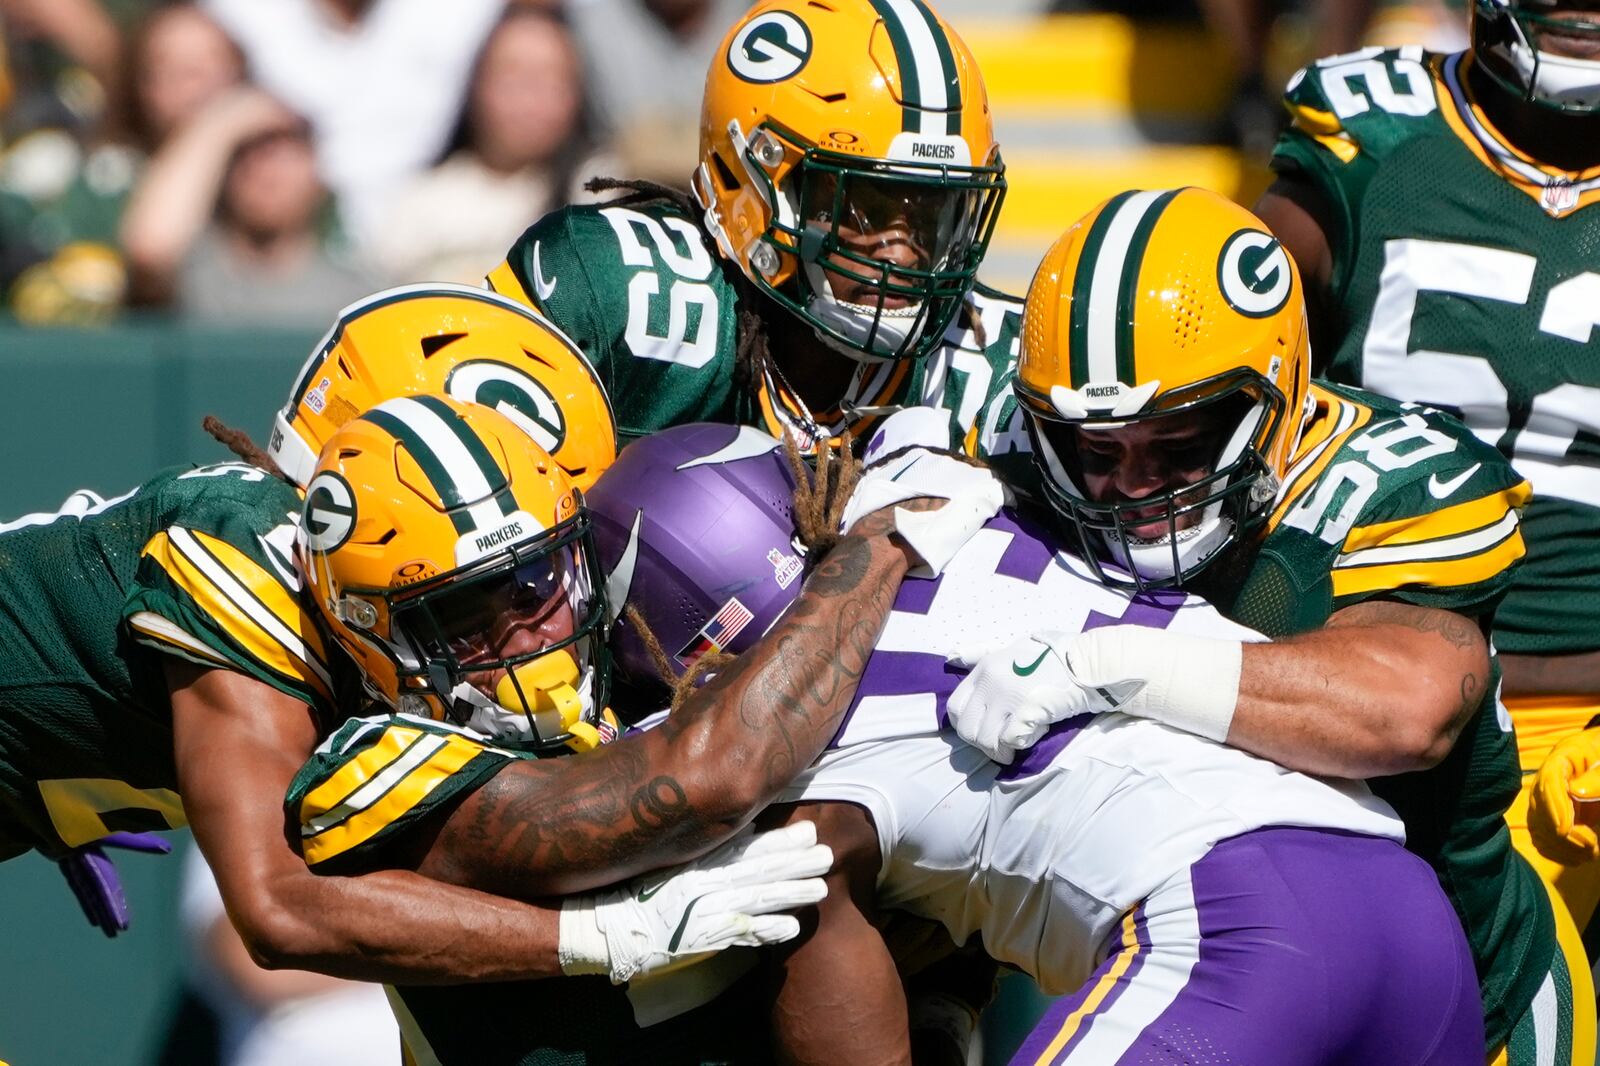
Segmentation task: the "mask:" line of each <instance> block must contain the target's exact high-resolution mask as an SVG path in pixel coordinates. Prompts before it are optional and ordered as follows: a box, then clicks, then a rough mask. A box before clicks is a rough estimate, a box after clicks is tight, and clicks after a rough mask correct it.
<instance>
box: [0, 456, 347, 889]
mask: <svg viewBox="0 0 1600 1066" xmlns="http://www.w3.org/2000/svg"><path fill="white" fill-rule="evenodd" d="M299 512H300V498H299V494H298V492H297V491H296V490H295V489H293V488H292V487H290V486H289V485H287V484H285V483H284V482H281V481H279V480H277V479H275V478H272V477H269V476H268V475H266V474H265V473H263V472H262V471H260V470H257V469H255V468H254V467H249V466H243V465H240V464H237V463H224V464H220V465H216V466H204V467H199V468H197V469H192V470H182V471H179V470H174V471H168V472H165V473H162V474H159V475H157V476H156V477H155V478H152V479H151V480H150V481H148V482H146V483H145V484H143V485H141V486H140V487H139V488H137V489H135V490H133V491H131V492H128V493H125V494H123V495H121V496H118V497H116V498H114V499H111V500H102V499H100V498H99V497H97V496H95V495H94V494H93V493H90V492H79V493H76V494H74V495H73V496H72V497H71V498H70V499H69V500H68V501H67V505H66V506H65V507H64V508H63V509H62V510H61V511H60V512H58V513H56V514H36V515H27V516H24V517H22V518H20V519H17V520H16V521H13V522H10V523H7V524H5V525H0V557H3V558H4V560H5V563H4V565H3V566H0V664H3V670H0V678H3V679H0V723H3V728H0V858H7V857H10V856H12V855H16V854H20V853H21V852H23V851H26V850H28V849H29V848H37V849H39V850H40V851H42V852H44V853H45V854H46V855H50V856H58V855H60V854H61V853H63V852H64V851H66V850H67V849H69V848H72V847H76V846H78V845H81V844H86V843H88V842H89V841H92V840H96V839H98V838H100V837H103V836H105V835H106V834H107V833H110V832H114V831H117V830H138V829H165V828H169V827H177V826H181V825H183V824H185V822H184V817H183V808H182V804H181V802H180V800H179V797H178V794H177V792H176V789H177V777H176V771H175V769H174V766H173V755H172V719H171V706H170V703H169V701H168V695H167V681H166V677H165V674H164V672H163V664H164V663H165V662H166V661H167V660H166V656H168V655H175V656H178V657H180V658H183V659H187V660H190V661H191V662H195V663H198V664H200V665H202V666H216V667H220V668H223V669H227V670H236V671H238V672H240V673H242V674H245V675H246V676H248V677H251V678H254V679H256V680H258V681H263V682H265V683H266V684H269V685H271V686H272V687H274V688H276V689H278V690H280V691H282V692H285V693H287V694H288V695H291V696H293V697H295V698H296V699H301V700H304V701H305V702H306V703H308V704H310V705H312V706H313V707H314V708H316V709H317V710H318V712H319V713H321V714H323V715H327V714H331V707H332V703H333V693H332V681H331V680H330V676H329V673H328V667H327V666H326V665H325V664H326V661H327V660H326V656H325V649H324V646H323V642H322V638H321V637H320V635H319V633H318V631H317V629H316V626H315V625H314V623H313V621H312V617H311V615H310V614H309V613H308V612H307V611H306V610H305V609H303V608H302V606H301V603H300V600H299V580H298V577H297V575H296V572H295V566H294V537H295V528H296V527H295V523H296V520H297V517H298V515H299ZM325 720H326V719H325Z"/></svg>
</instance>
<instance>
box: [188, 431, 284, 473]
mask: <svg viewBox="0 0 1600 1066" xmlns="http://www.w3.org/2000/svg"><path fill="white" fill-rule="evenodd" d="M200 428H201V429H203V430H205V431H206V432H207V433H209V434H210V435H211V438H212V439H213V440H215V441H217V442H218V443H219V444H221V445H223V446H224V447H225V448H227V449H228V450H229V451H230V452H232V453H233V454H234V455H237V456H238V457H239V458H240V459H242V460H244V461H245V462H247V463H249V464H250V465H251V466H253V467H255V468H256V469H257V470H264V471H266V472H267V473H269V474H271V475H272V476H273V477H275V478H277V479H279V480H280V481H288V480H289V478H288V477H287V476H285V475H284V472H283V471H282V470H281V469H280V468H279V467H278V464H277V463H276V462H275V461H274V460H273V458H272V456H270V455H268V454H267V453H266V452H264V451H262V450H261V446H260V445H258V444H257V443H256V442H255V441H253V440H251V439H250V434H248V433H246V432H245V431H244V430H242V429H234V428H233V427H232V426H230V425H228V424H227V423H226V422H224V421H222V419H220V418H218V417H217V416H216V415H206V416H205V417H204V418H202V419H201V420H200Z"/></svg>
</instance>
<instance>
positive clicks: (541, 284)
mask: <svg viewBox="0 0 1600 1066" xmlns="http://www.w3.org/2000/svg"><path fill="white" fill-rule="evenodd" d="M555 291H556V279H555V278H551V279H550V280H549V281H546V280H545V279H544V267H543V266H542V265H541V264H540V263H539V242H538V241H534V242H533V293H534V295H535V296H537V297H539V302H540V303H543V302H544V301H546V300H548V299H550V297H551V296H553V295H555Z"/></svg>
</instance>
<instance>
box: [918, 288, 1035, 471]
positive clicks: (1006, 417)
mask: <svg viewBox="0 0 1600 1066" xmlns="http://www.w3.org/2000/svg"><path fill="white" fill-rule="evenodd" d="M966 313H967V315H968V318H969V322H973V323H976V328H972V327H971V326H969V327H968V328H967V329H963V330H960V331H959V332H958V330H957V328H956V327H952V330H951V333H950V334H949V335H947V336H946V342H947V343H948V344H949V345H950V346H951V348H952V350H953V353H954V354H953V358H952V359H951V369H950V374H949V380H948V382H947V384H946V386H945V390H944V396H943V398H942V399H941V400H940V401H939V403H940V406H943V407H945V408H946V409H947V410H949V412H950V419H951V423H952V425H953V427H954V429H955V431H956V434H957V439H958V440H959V441H960V443H961V444H962V446H963V449H964V450H965V451H966V453H967V454H968V455H973V456H976V457H977V458H979V459H983V460H985V461H986V462H988V464H989V465H990V466H991V467H993V468H994V471H995V473H996V474H997V475H998V476H999V477H1000V479H1001V480H1002V481H1004V482H1005V483H1006V484H1008V485H1010V486H1011V487H1012V488H1014V489H1016V490H1017V491H1019V492H1021V493H1022V494H1023V495H1027V496H1037V495H1038V478H1039V474H1038V471H1037V470H1036V469H1035V467H1034V465H1033V445H1032V444H1031V443H1030V441H1029V438H1028V430H1027V425H1026V423H1025V422H1024V421H1023V416H1022V410H1021V408H1019V407H1018V406H1017V397H1016V392H1015V389H1014V388H1013V386H1014V385H1015V383H1016V379H1017V355H1018V349H1019V347H1020V343H1021V335H1022V301H1021V300H1019V299H1017V298H1016V297H1014V296H1009V295H1007V294H1005V293H1002V292H999V291H997V290H995V289H991V288H989V287H988V286H986V285H979V286H977V287H976V288H975V289H974V290H973V292H972V294H971V296H969V297H968V303H967V312H966Z"/></svg>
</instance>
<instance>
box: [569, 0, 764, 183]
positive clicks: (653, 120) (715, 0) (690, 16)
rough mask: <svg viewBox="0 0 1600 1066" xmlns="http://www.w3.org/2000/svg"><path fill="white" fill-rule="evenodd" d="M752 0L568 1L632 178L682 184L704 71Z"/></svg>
mask: <svg viewBox="0 0 1600 1066" xmlns="http://www.w3.org/2000/svg"><path fill="white" fill-rule="evenodd" d="M749 6H750V0H567V17H568V18H569V19H570V21H571V23H572V29H573V34H574V35H575V37H576V38H577V41H578V47H579V49H580V50H581V51H582V53H583V58H584V68H585V69H586V70H587V71H588V75H589V85H590V87H591V89H592V91H593V93H594V95H595V101H596V104H597V106H598V110H599V112H600V117H601V120H602V122H603V123H604V124H605V132H606V134H607V136H608V137H609V138H610V141H611V143H612V144H613V145H614V146H615V147H616V150H617V151H618V152H619V153H620V154H621V155H622V162H623V169H624V171H625V173H626V174H627V176H629V177H643V178H651V179H655V180H659V181H662V182H664V183H666V184H670V185H674V186H681V185H682V184H683V181H684V175H685V174H688V173H690V172H691V171H693V170H694V167H695V164H696V163H697V162H698V161H699V160H698V157H697V155H696V152H697V151H698V146H699V143H700V134H699V130H700V98H701V96H702V94H703V93H704V91H705V84H706V69H707V68H708V67H710V65H711V56H712V53H714V52H715V51H716V50H717V46H718V45H719V44H721V43H722V36H723V34H724V33H725V32H726V31H727V28H728V27H729V26H731V25H733V23H734V22H736V21H737V20H738V18H739V16H740V15H742V14H743V13H744V12H745V10H746V9H747V8H748V7H749Z"/></svg>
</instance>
